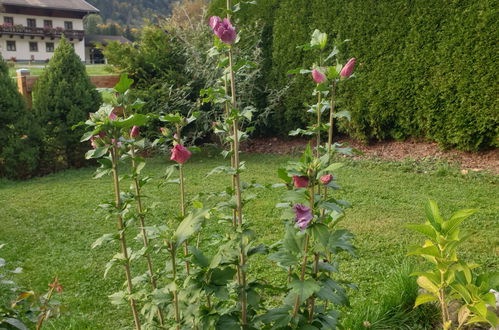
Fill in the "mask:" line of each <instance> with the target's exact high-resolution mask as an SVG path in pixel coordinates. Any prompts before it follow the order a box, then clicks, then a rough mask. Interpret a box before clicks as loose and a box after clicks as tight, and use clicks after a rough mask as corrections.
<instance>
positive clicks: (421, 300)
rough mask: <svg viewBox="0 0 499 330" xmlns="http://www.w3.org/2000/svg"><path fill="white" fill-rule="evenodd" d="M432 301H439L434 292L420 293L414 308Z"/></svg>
mask: <svg viewBox="0 0 499 330" xmlns="http://www.w3.org/2000/svg"><path fill="white" fill-rule="evenodd" d="M432 301H438V298H437V297H436V296H434V295H432V294H428V293H423V294H420V295H419V296H418V297H417V298H416V302H415V303H414V308H416V307H418V306H419V305H422V304H426V303H428V302H432Z"/></svg>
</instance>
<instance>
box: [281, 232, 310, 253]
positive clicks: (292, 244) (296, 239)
mask: <svg viewBox="0 0 499 330" xmlns="http://www.w3.org/2000/svg"><path fill="white" fill-rule="evenodd" d="M304 243H305V236H303V235H301V233H299V232H298V231H297V230H296V229H295V228H294V227H292V226H288V227H287V229H286V234H285V236H284V241H283V246H284V248H285V249H287V250H288V251H290V252H292V253H295V254H298V253H302V251H303V245H304Z"/></svg>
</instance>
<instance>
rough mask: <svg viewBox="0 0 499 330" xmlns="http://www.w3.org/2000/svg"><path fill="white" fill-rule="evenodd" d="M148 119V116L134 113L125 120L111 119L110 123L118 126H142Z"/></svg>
mask: <svg viewBox="0 0 499 330" xmlns="http://www.w3.org/2000/svg"><path fill="white" fill-rule="evenodd" d="M148 121H149V117H147V116H146V115H142V114H140V113H136V114H134V115H132V116H130V117H128V118H127V119H125V120H113V121H112V122H111V123H112V124H113V125H114V126H116V127H119V128H131V127H133V126H144V125H145V124H146V123H147V122H148Z"/></svg>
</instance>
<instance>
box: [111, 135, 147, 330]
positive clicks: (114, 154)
mask: <svg viewBox="0 0 499 330" xmlns="http://www.w3.org/2000/svg"><path fill="white" fill-rule="evenodd" d="M118 143H119V142H117V140H116V139H113V144H112V147H111V150H110V152H111V161H112V173H113V183H114V202H115V206H116V211H117V213H118V216H117V218H118V230H119V237H120V246H121V254H122V255H123V260H124V267H125V277H126V284H127V290H128V294H129V295H130V296H131V295H132V292H133V285H132V275H131V272H130V258H129V256H128V249H127V242H126V237H125V225H124V223H123V217H122V215H121V211H122V202H121V197H120V179H119V172H118V162H119V155H120V150H119V148H118ZM129 302H130V307H131V309H132V315H133V320H134V322H135V329H137V330H139V329H141V323H140V319H139V314H138V312H137V304H136V302H135V299H134V298H132V297H130V298H129Z"/></svg>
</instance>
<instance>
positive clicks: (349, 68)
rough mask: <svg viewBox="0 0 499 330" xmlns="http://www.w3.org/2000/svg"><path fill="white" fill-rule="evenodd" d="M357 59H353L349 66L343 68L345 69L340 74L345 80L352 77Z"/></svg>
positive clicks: (348, 63)
mask: <svg viewBox="0 0 499 330" xmlns="http://www.w3.org/2000/svg"><path fill="white" fill-rule="evenodd" d="M355 61H356V59H355V57H352V58H351V59H350V60H348V62H347V64H345V66H344V67H343V69H342V70H341V72H340V76H342V77H344V78H348V77H350V76H351V75H352V73H353V69H354V68H355Z"/></svg>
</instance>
